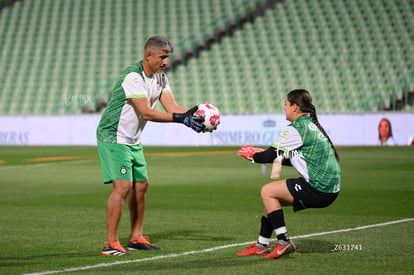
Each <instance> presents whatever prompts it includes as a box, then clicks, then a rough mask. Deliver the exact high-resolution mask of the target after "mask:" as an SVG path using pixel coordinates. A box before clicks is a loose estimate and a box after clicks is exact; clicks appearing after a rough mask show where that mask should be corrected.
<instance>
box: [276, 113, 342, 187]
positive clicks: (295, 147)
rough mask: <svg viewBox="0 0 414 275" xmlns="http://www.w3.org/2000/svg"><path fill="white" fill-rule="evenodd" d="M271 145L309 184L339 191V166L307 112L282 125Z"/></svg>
mask: <svg viewBox="0 0 414 275" xmlns="http://www.w3.org/2000/svg"><path fill="white" fill-rule="evenodd" d="M272 146H273V147H275V148H276V149H278V150H280V151H283V152H284V156H285V157H287V158H289V159H290V162H291V164H292V166H293V167H294V168H295V169H296V170H297V171H298V173H299V174H300V175H301V176H302V177H303V178H304V179H305V180H306V181H307V182H308V183H309V184H310V185H311V186H312V187H314V188H316V189H317V190H319V191H321V192H325V193H336V192H339V190H340V185H341V168H340V166H339V163H338V162H337V160H336V158H335V153H334V150H333V149H332V147H331V144H330V143H329V141H328V139H327V138H326V137H325V136H324V135H323V134H322V132H321V131H320V130H319V128H318V127H317V126H316V125H315V124H314V123H313V122H312V119H311V117H310V116H309V115H304V116H301V117H299V118H298V119H296V120H295V121H293V122H292V123H290V124H289V125H288V126H287V127H286V128H284V129H283V130H282V131H281V133H280V135H279V137H278V138H277V140H276V141H275V143H274V144H273V145H272Z"/></svg>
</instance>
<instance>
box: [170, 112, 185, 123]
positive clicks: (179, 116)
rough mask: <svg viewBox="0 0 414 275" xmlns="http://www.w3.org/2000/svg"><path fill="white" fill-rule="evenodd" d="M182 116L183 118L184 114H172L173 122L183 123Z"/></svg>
mask: <svg viewBox="0 0 414 275" xmlns="http://www.w3.org/2000/svg"><path fill="white" fill-rule="evenodd" d="M184 118H185V114H178V113H173V114H172V119H173V122H179V123H183V121H184Z"/></svg>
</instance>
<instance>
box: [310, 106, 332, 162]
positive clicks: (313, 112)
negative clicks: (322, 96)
mask: <svg viewBox="0 0 414 275" xmlns="http://www.w3.org/2000/svg"><path fill="white" fill-rule="evenodd" d="M309 115H310V117H311V118H312V122H313V123H314V124H315V125H316V126H317V127H318V128H319V130H320V131H321V132H322V134H323V135H324V136H325V137H326V138H327V139H328V141H329V143H330V144H331V147H332V149H333V151H334V154H335V158H336V160H337V161H339V154H338V152H337V151H336V148H335V146H334V145H333V143H332V141H331V139H330V137H329V136H328V134H327V133H326V131H325V129H324V128H323V127H322V125H321V124H320V123H319V121H318V116H317V115H316V108H315V106H313V104H312V103H309Z"/></svg>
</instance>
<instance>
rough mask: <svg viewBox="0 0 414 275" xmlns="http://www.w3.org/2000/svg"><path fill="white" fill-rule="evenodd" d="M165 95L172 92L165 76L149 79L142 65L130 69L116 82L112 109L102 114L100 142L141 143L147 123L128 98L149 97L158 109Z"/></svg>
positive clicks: (156, 74)
mask: <svg viewBox="0 0 414 275" xmlns="http://www.w3.org/2000/svg"><path fill="white" fill-rule="evenodd" d="M164 92H171V89H170V86H169V82H168V78H167V76H166V75H165V74H164V73H155V74H154V75H153V76H151V77H149V76H147V75H146V74H145V72H144V68H143V67H142V64H141V62H139V63H138V64H135V65H132V66H129V67H128V68H126V69H125V70H124V72H123V73H122V74H121V75H120V77H119V79H118V81H117V82H116V84H115V87H114V89H113V91H112V96H111V99H110V100H109V102H108V106H107V107H106V109H105V111H104V113H103V114H102V118H101V120H100V122H99V125H98V129H97V138H98V140H99V141H102V142H107V143H119V144H126V145H136V144H139V143H140V137H141V133H142V130H143V129H144V127H145V124H146V123H147V121H146V120H144V119H143V118H142V117H141V115H140V114H139V113H137V112H136V110H135V109H134V107H133V106H132V104H131V102H130V101H129V100H128V99H131V98H142V97H145V98H148V99H149V101H150V104H151V107H152V108H154V107H155V105H156V104H157V102H158V101H159V98H160V96H161V93H164Z"/></svg>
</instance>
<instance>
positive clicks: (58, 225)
mask: <svg viewBox="0 0 414 275" xmlns="http://www.w3.org/2000/svg"><path fill="white" fill-rule="evenodd" d="M236 149H237V148H236V147H232V148H229V147H194V148H188V147H185V148H183V147H168V148H160V147H147V148H146V154H147V162H148V170H149V175H150V182H151V183H150V189H149V193H148V204H147V211H146V217H145V224H144V233H145V234H146V235H149V236H151V240H152V242H153V243H154V244H156V245H159V246H161V247H162V248H163V249H162V250H161V251H147V252H145V251H139V252H136V253H132V255H130V256H127V257H103V256H101V255H100V249H101V248H102V244H103V241H104V239H105V203H106V199H107V197H108V195H109V193H110V191H111V186H110V185H104V184H102V178H101V171H100V166H99V160H98V158H97V151H96V148H94V147H0V160H2V161H4V162H5V163H3V164H0V175H1V179H0V182H1V183H0V186H1V196H0V217H1V222H0V236H1V238H0V247H1V250H0V274H23V273H33V272H44V271H50V270H59V271H62V270H63V269H65V268H79V267H83V266H93V265H96V264H105V263H107V264H113V265H107V266H101V267H94V268H91V269H87V270H81V271H72V272H67V273H76V274H134V273H136V274H344V273H352V274H390V273H393V274H394V273H397V274H412V273H413V272H414V261H413V256H412V251H413V249H414V241H413V240H414V221H408V222H403V223H398V224H393V225H386V226H380V227H374V228H367V229H363V230H357V231H349V232H342V233H335V234H327V235H321V236H314V237H303V235H306V234H312V233H318V232H327V231H333V230H340V229H346V228H354V227H358V226H364V225H371V224H379V223H384V222H388V221H395V220H401V219H406V218H414V200H413V197H414V196H413V195H414V184H413V183H414V173H413V172H414V147H387V148H378V147H356V148H342V149H340V150H339V153H340V154H341V157H342V160H341V165H342V170H343V175H342V191H341V194H340V196H339V197H338V199H337V201H335V203H334V204H333V205H331V206H330V207H328V208H325V209H308V210H305V211H301V212H298V213H294V212H293V211H292V210H291V208H286V209H285V218H286V223H287V227H288V230H289V234H290V236H291V237H293V238H294V239H295V237H296V239H295V244H296V246H297V252H296V253H294V254H291V255H289V256H285V257H282V258H281V259H278V260H266V259H264V258H262V257H237V256H235V254H236V252H237V251H239V250H241V249H243V245H240V246H234V247H228V248H223V249H219V250H215V251H210V252H207V251H205V252H202V250H204V249H208V248H212V247H218V246H223V245H231V244H240V243H245V242H249V241H254V240H255V239H256V238H257V234H258V230H259V222H260V217H261V213H262V203H261V200H260V196H259V193H260V187H261V186H262V185H263V184H265V183H267V182H269V181H270V179H269V177H268V175H266V176H263V175H262V174H261V172H260V167H259V166H258V165H256V164H251V163H248V162H247V161H245V160H243V159H242V158H240V157H238V156H236V155H235V154H217V155H190V156H160V155H156V154H153V153H159V152H204V151H218V150H219V151H228V150H233V151H234V152H236ZM60 156H74V157H78V156H79V158H74V159H71V160H49V161H40V162H32V161H28V160H29V159H35V158H44V157H60ZM82 156H84V157H85V158H82ZM296 176H297V174H296V172H295V171H294V170H293V169H292V168H283V171H282V177H283V178H285V177H296ZM128 223H129V220H128V211H127V209H125V211H124V215H123V218H122V220H121V226H120V232H119V236H120V239H121V242H122V243H125V242H126V241H127V239H128V234H129V224H128ZM336 245H348V246H351V245H357V246H360V247H361V248H362V249H360V250H359V249H358V250H355V249H354V250H345V251H332V250H334V248H335V246H336ZM188 251H196V252H198V253H195V254H191V255H180V254H183V253H185V252H188ZM173 256H174V257H173ZM154 257H159V258H154ZM140 259H146V261H140ZM119 261H122V262H119ZM116 262H118V264H114V263H116Z"/></svg>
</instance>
